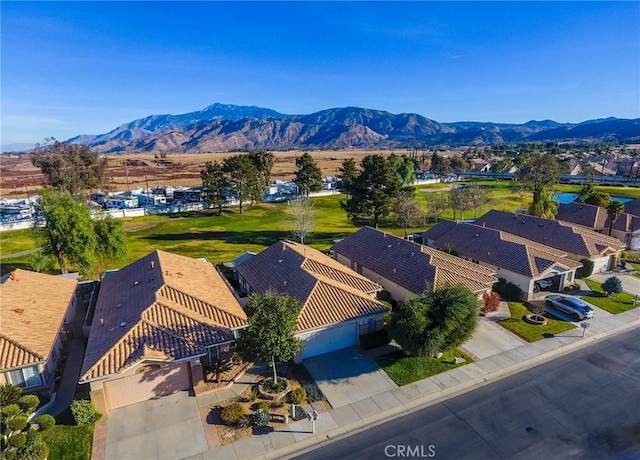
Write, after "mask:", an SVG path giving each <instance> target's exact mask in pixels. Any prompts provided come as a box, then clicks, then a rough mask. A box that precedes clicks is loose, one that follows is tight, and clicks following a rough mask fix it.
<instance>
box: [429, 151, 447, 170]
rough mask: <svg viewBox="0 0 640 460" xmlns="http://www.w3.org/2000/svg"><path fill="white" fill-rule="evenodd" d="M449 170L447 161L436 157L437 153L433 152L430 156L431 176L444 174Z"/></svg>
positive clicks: (438, 156)
mask: <svg viewBox="0 0 640 460" xmlns="http://www.w3.org/2000/svg"><path fill="white" fill-rule="evenodd" d="M449 170H450V168H449V161H448V159H447V158H444V157H441V156H440V155H438V152H436V151H435V150H434V152H433V155H431V172H432V173H433V174H446V173H448V172H449Z"/></svg>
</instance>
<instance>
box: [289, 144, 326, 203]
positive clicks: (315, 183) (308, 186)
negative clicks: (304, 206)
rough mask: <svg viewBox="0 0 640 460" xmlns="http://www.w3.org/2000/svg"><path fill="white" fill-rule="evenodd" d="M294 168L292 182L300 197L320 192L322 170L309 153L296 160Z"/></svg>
mask: <svg viewBox="0 0 640 460" xmlns="http://www.w3.org/2000/svg"><path fill="white" fill-rule="evenodd" d="M296 167H297V168H298V169H297V170H296V172H295V178H294V179H293V182H294V183H295V184H296V185H297V186H298V189H299V191H300V195H303V196H305V197H308V196H309V193H310V192H318V191H320V190H322V170H321V169H320V167H319V166H318V163H316V161H315V160H314V159H313V157H312V156H311V155H309V153H307V152H305V153H303V154H302V156H301V157H298V158H296Z"/></svg>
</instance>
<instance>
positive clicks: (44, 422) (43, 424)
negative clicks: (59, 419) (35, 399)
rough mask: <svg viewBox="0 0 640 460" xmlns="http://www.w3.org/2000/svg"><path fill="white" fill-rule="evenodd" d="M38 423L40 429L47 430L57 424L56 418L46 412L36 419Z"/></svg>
mask: <svg viewBox="0 0 640 460" xmlns="http://www.w3.org/2000/svg"><path fill="white" fill-rule="evenodd" d="M36 423H37V424H38V426H39V427H40V431H45V430H48V429H49V428H51V427H52V426H54V425H55V424H56V419H55V418H53V417H52V416H51V415H49V414H44V415H41V416H40V417H38V418H37V419H36Z"/></svg>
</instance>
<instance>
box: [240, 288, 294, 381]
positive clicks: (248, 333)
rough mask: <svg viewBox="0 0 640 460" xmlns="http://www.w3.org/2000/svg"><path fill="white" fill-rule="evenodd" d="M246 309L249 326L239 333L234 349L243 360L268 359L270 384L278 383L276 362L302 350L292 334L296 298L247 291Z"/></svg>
mask: <svg viewBox="0 0 640 460" xmlns="http://www.w3.org/2000/svg"><path fill="white" fill-rule="evenodd" d="M246 309H247V311H248V313H249V318H248V323H249V326H248V327H247V328H246V329H244V330H243V331H242V332H241V335H240V338H239V340H238V350H239V351H240V353H241V355H242V358H243V359H245V360H249V361H253V360H263V361H268V362H271V366H272V369H273V384H274V385H276V384H277V383H278V374H277V373H276V362H281V361H288V360H289V359H291V358H293V357H294V356H295V355H297V354H298V353H300V351H302V341H301V340H300V339H299V338H297V337H296V336H295V332H296V327H297V323H298V315H299V314H300V310H301V309H302V305H301V304H300V301H299V300H298V299H297V298H295V297H292V296H290V295H287V294H276V293H273V292H268V293H266V294H251V296H250V297H249V302H248V303H247V306H246Z"/></svg>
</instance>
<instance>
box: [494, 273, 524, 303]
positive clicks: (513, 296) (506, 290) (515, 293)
mask: <svg viewBox="0 0 640 460" xmlns="http://www.w3.org/2000/svg"><path fill="white" fill-rule="evenodd" d="M493 290H494V291H495V292H497V293H498V294H499V295H500V297H501V298H502V299H504V300H513V301H517V300H520V299H521V298H522V289H520V288H519V287H518V286H516V285H515V284H513V283H511V282H507V280H505V279H504V278H498V282H497V283H496V284H494V285H493Z"/></svg>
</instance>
